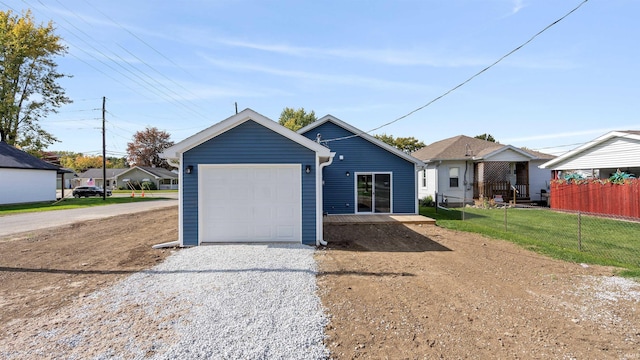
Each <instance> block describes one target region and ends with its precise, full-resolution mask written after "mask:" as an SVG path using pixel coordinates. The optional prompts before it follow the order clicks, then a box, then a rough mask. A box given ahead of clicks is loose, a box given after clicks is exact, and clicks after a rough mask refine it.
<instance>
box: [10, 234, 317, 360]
mask: <svg viewBox="0 0 640 360" xmlns="http://www.w3.org/2000/svg"><path fill="white" fill-rule="evenodd" d="M313 252H314V249H313V248H312V247H308V246H303V245H273V244H270V245H216V246H200V247H194V248H190V249H183V250H181V251H179V252H176V253H175V254H173V255H172V256H170V257H169V258H167V259H166V260H165V262H163V263H162V264H160V265H158V266H156V267H154V268H153V269H150V270H147V271H143V272H139V273H136V274H134V275H132V276H130V277H128V278H126V279H125V280H123V281H121V282H119V283H117V284H116V285H114V286H112V287H109V288H107V289H105V290H103V291H99V292H96V293H93V294H91V295H88V296H86V297H84V298H82V299H79V300H78V301H77V302H76V303H75V304H74V305H73V306H70V307H67V308H63V309H61V310H59V311H58V312H57V313H56V314H55V315H54V316H53V317H50V318H47V319H34V320H33V321H29V322H27V323H25V327H24V330H22V331H21V333H18V334H15V335H16V336H14V337H13V338H10V339H8V341H6V342H5V343H3V344H1V345H0V357H1V358H5V359H24V358H43V359H54V358H55V359H59V358H65V359H231V358H233V359H326V358H328V357H329V353H328V350H327V349H326V348H325V346H324V345H323V339H324V328H325V325H326V324H327V318H326V316H325V314H324V313H323V309H322V305H321V303H320V299H319V298H318V296H317V294H316V289H317V288H316V263H315V261H314V259H313Z"/></svg>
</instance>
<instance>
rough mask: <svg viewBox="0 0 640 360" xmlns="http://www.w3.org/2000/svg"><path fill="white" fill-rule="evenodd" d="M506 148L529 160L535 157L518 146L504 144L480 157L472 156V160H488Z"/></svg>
mask: <svg viewBox="0 0 640 360" xmlns="http://www.w3.org/2000/svg"><path fill="white" fill-rule="evenodd" d="M507 150H512V151H514V152H516V153H518V154H520V155H522V156H524V157H528V158H529V159H531V160H534V159H537V158H536V157H535V156H533V155H532V154H529V153H528V152H526V151H524V150H522V149H519V148H517V147H515V146H512V145H505V146H503V147H501V148H499V149H497V150H494V151H492V152H490V153H488V154H487V155H484V156H481V157H473V160H489V159H490V158H491V157H493V156H496V155H498V154H500V153H502V152H505V151H507Z"/></svg>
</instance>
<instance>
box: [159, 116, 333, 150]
mask: <svg viewBox="0 0 640 360" xmlns="http://www.w3.org/2000/svg"><path fill="white" fill-rule="evenodd" d="M249 120H252V121H255V122H256V123H258V124H260V125H262V126H264V127H266V128H268V129H269V130H271V131H273V132H276V133H278V134H280V135H282V136H284V137H286V138H288V139H289V140H291V141H293V142H296V143H298V144H300V145H302V146H304V147H306V148H308V149H310V150H312V151H315V152H316V153H318V155H319V156H320V157H325V158H330V157H331V152H330V150H329V149H328V148H326V147H324V146H322V145H320V144H318V143H316V142H314V141H311V140H309V139H307V138H306V137H304V136H302V135H300V134H298V133H296V132H294V131H291V130H290V129H288V128H286V127H284V126H282V125H280V124H278V123H277V122H275V121H273V120H271V119H269V118H267V117H266V116H263V115H260V114H258V113H257V112H255V111H253V110H251V109H248V108H247V109H244V110H242V111H241V112H239V113H237V114H235V115H233V116H231V117H229V118H227V119H225V120H222V121H220V122H219V123H217V124H214V125H213V126H211V127H208V128H206V129H204V130H202V131H200V132H198V133H196V134H195V135H192V136H190V137H188V138H186V139H184V140H182V141H180V142H179V143H177V144H175V145H173V146H171V147H169V148H167V149H165V151H164V152H163V153H162V154H160V157H161V158H164V159H179V158H180V154H182V153H184V152H185V151H187V150H189V149H192V148H194V147H196V146H198V145H200V144H202V143H204V142H206V141H208V140H210V139H212V138H214V137H216V136H218V135H220V134H222V133H224V132H226V131H228V130H231V129H233V128H234V127H236V126H238V125H240V124H242V123H244V122H246V121H249Z"/></svg>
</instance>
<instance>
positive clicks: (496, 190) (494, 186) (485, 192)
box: [473, 181, 531, 201]
mask: <svg viewBox="0 0 640 360" xmlns="http://www.w3.org/2000/svg"><path fill="white" fill-rule="evenodd" d="M515 188H516V190H517V193H516V200H518V199H530V198H531V196H530V194H529V184H516V185H515ZM481 195H482V196H484V197H485V198H488V199H493V198H495V196H496V195H500V196H502V198H503V199H504V200H507V201H509V200H513V189H512V188H511V183H510V182H509V181H490V182H483V181H480V182H477V183H475V184H474V186H473V197H474V198H476V199H477V198H479V197H480V196H481Z"/></svg>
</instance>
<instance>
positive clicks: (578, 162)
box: [540, 130, 640, 179]
mask: <svg viewBox="0 0 640 360" xmlns="http://www.w3.org/2000/svg"><path fill="white" fill-rule="evenodd" d="M540 168H541V169H549V170H552V171H553V172H554V178H559V177H560V176H562V173H563V172H565V173H566V172H577V173H579V174H580V175H582V176H585V177H593V178H597V179H607V178H609V177H610V176H611V175H613V174H614V173H615V172H616V171H617V170H620V171H624V172H626V173H628V174H634V175H635V176H636V177H638V176H640V130H625V131H610V132H608V133H606V134H604V135H602V136H600V137H598V138H596V139H594V140H592V141H589V142H587V143H585V144H583V145H581V146H579V147H577V148H575V149H573V150H571V151H568V152H566V153H565V154H563V155H561V156H558V157H557V158H555V159H553V160H550V161H547V162H545V163H544V164H542V165H540Z"/></svg>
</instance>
